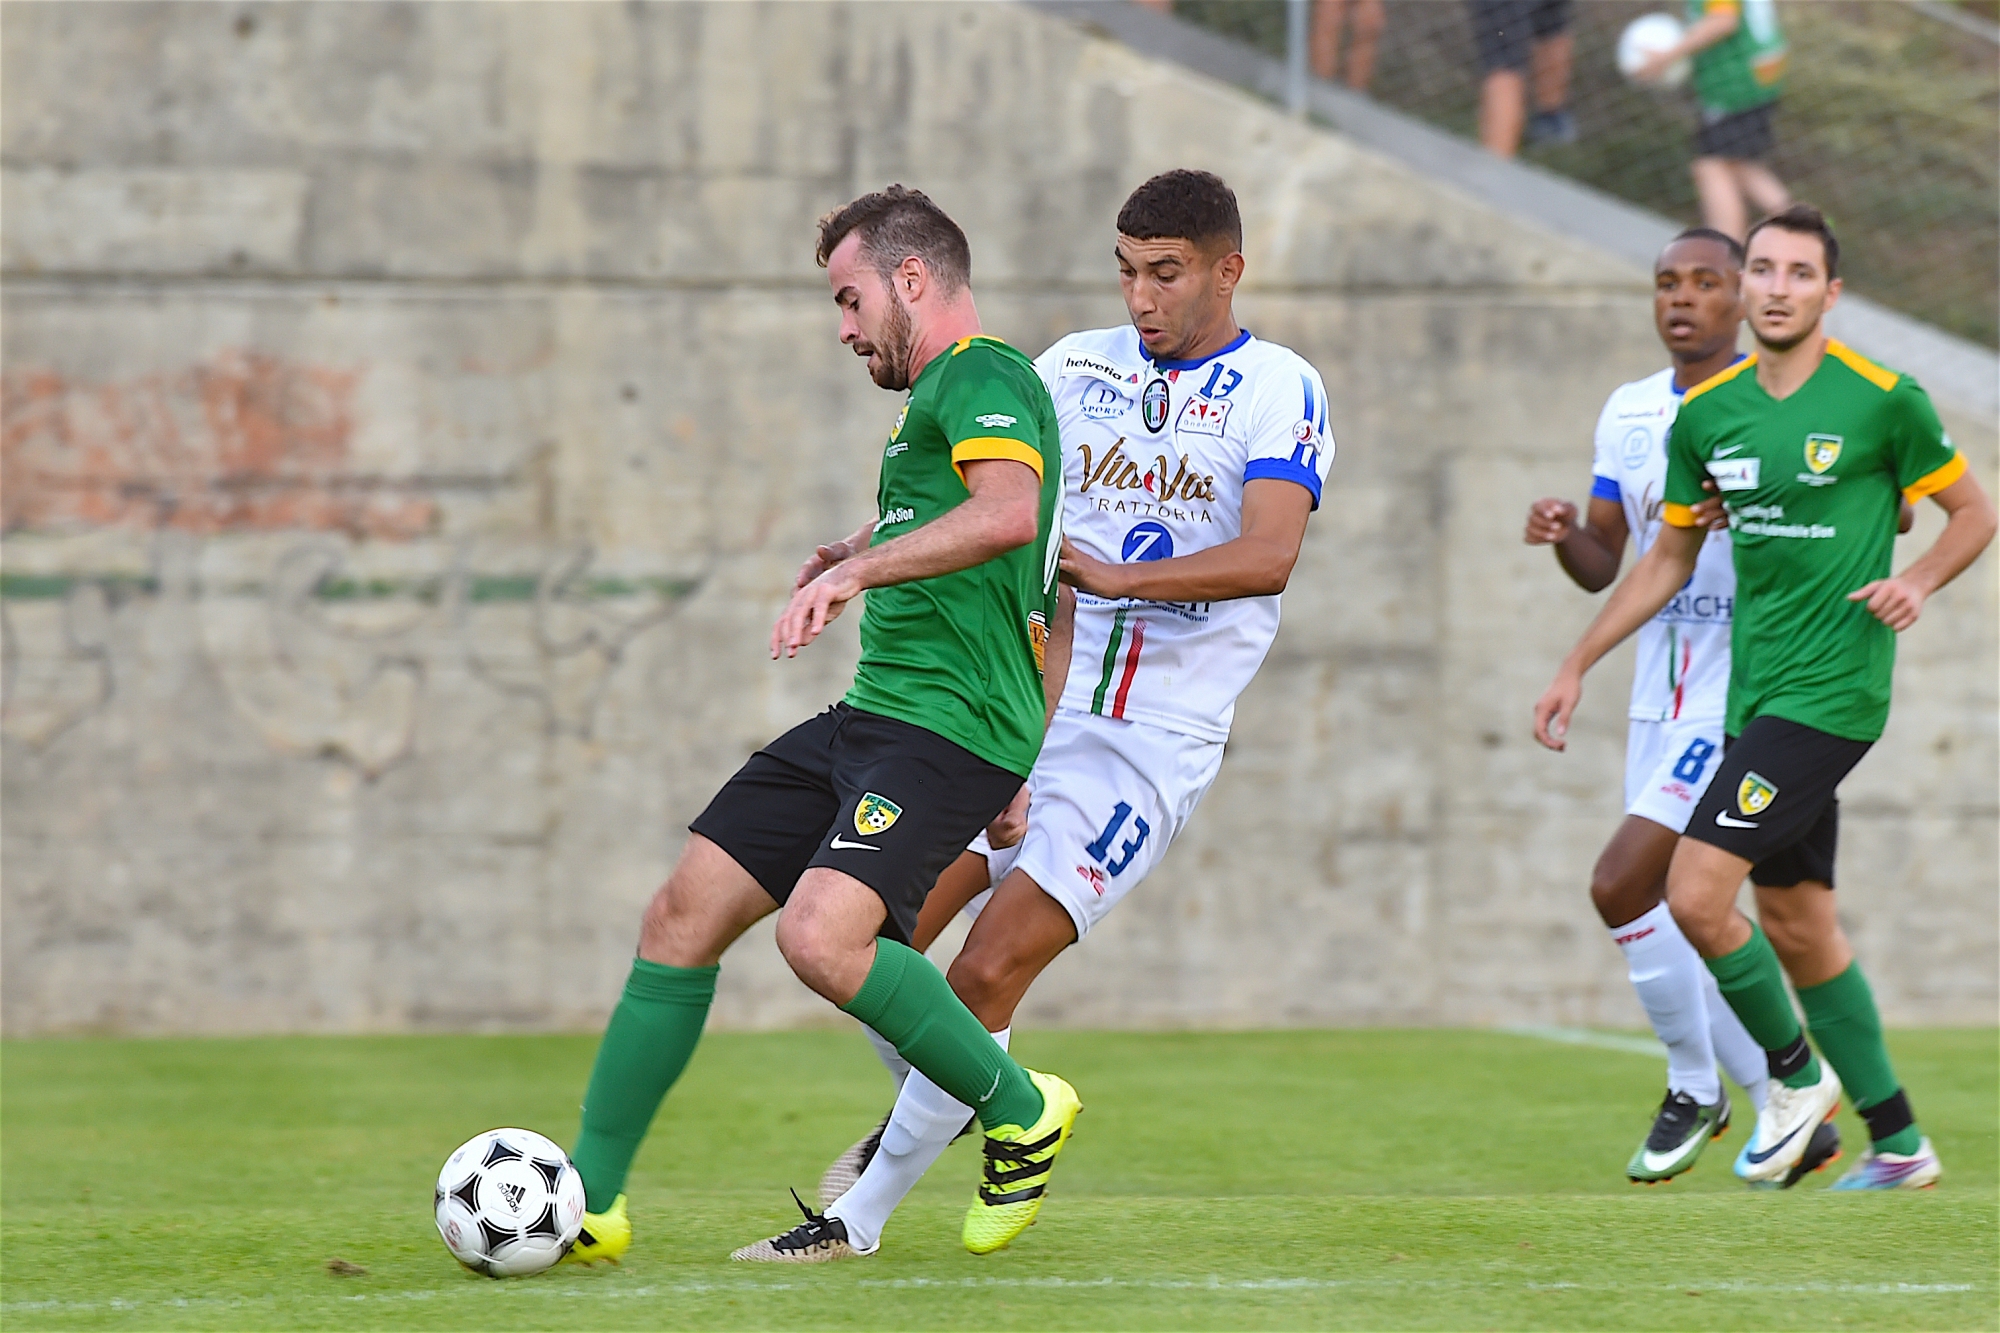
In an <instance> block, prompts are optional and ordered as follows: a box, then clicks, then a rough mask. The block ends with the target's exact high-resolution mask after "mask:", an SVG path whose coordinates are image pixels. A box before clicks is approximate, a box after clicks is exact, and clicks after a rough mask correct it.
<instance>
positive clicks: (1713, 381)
mask: <svg viewBox="0 0 2000 1333" xmlns="http://www.w3.org/2000/svg"><path fill="white" fill-rule="evenodd" d="M1756 364H1757V356H1756V353H1754V352H1753V353H1751V354H1750V355H1749V356H1746V357H1744V358H1743V359H1742V360H1741V361H1738V362H1737V363H1736V364H1735V365H1733V366H1730V367H1728V368H1727V369H1725V370H1718V371H1716V372H1715V373H1714V374H1713V375H1710V376H1709V377H1708V378H1707V379H1705V380H1703V381H1702V382H1701V383H1699V384H1697V385H1695V386H1694V387H1693V388H1691V389H1689V390H1688V391H1687V392H1686V393H1684V394H1682V395H1681V406H1682V407H1686V406H1687V405H1688V404H1689V403H1691V402H1693V401H1694V400H1695V399H1697V398H1699V397H1701V396H1702V395H1703V394H1705V393H1707V392H1708V391H1709V390H1710V389H1713V388H1714V387H1715V386H1717V385H1718V384H1727V383H1729V381H1731V380H1733V379H1735V378H1736V377H1737V376H1738V375H1741V374H1742V373H1743V372H1744V371H1746V370H1748V369H1750V368H1751V367H1752V366H1754V365H1756ZM1677 526H1679V527H1683V528H1691V527H1693V526H1694V524H1692V523H1682V524H1679V525H1677Z"/></svg>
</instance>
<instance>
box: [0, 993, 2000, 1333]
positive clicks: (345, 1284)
mask: <svg viewBox="0 0 2000 1333" xmlns="http://www.w3.org/2000/svg"><path fill="white" fill-rule="evenodd" d="M1891 1046H1892V1047H1893V1049H1894V1052H1895V1055H1896V1059H1897V1062H1898V1065H1899V1067H1900V1071H1901V1072H1902V1074H1903V1076H1904V1077H1905V1079H1906V1080H1907V1081H1908V1085H1909V1087H1910V1090H1911V1096H1912V1099H1913V1101H1914V1102H1915V1104H1916V1108H1917V1111H1918V1113H1919V1115H1920V1116H1921V1117H1922V1120H1923V1123H1924V1125H1925V1127H1926V1128H1927V1129H1928V1131H1929V1132H1930V1134H1931V1135H1932V1136H1933V1138H1934V1139H1935V1140H1936V1142H1937V1144H1938V1146H1939V1149H1940V1151H1941V1152H1942V1154H1943V1157H1944V1162H1945V1169H1946V1175H1945V1179H1944V1182H1943V1184H1942V1185H1941V1186H1940V1187H1939V1188H1938V1189H1936V1190H1934V1191H1929V1192H1926V1193H1922V1194H1911V1195H1864V1196H1849V1195H1833V1194H1828V1193H1826V1192H1825V1189H1824V1186H1825V1185H1826V1184H1827V1183H1829V1182H1830V1181H1831V1180H1832V1178H1833V1176H1834V1175H1835V1174H1837V1172H1838V1170H1839V1168H1838V1167H1836V1168H1834V1170H1832V1171H1829V1172H1827V1173H1825V1174H1823V1175H1820V1176H1816V1177H1813V1178H1812V1179H1811V1180H1810V1181H1809V1182H1808V1183H1807V1184H1806V1185H1803V1186H1801V1187H1800V1188H1799V1189H1797V1190H1794V1191H1792V1192H1790V1193H1788V1194H1756V1193H1750V1192H1748V1191H1746V1190H1744V1189H1743V1188H1742V1187H1741V1186H1739V1185H1738V1184H1737V1183H1736V1181H1735V1180H1734V1178H1733V1177H1732V1176H1731V1175H1730V1173H1729V1162H1730V1158H1731V1156H1732V1154H1733V1152H1734V1151H1735V1149H1736V1148H1737V1147H1738V1146H1739V1145H1740V1144H1741V1143H1742V1135H1743V1133H1744V1132H1745V1130H1746V1129H1747V1124H1748V1120H1747V1117H1745V1118H1741V1119H1739V1120H1738V1127H1737V1128H1736V1129H1734V1130H1732V1131H1731V1132H1730V1135H1729V1136H1728V1137H1727V1138H1724V1139H1723V1140H1721V1141H1720V1142H1719V1143H1718V1144H1716V1145H1715V1147H1714V1148H1713V1149H1712V1150H1711V1152H1710V1154H1709V1155H1708V1156H1707V1157H1706V1158H1705V1159H1704V1160H1703V1161H1702V1162H1701V1164H1700V1166H1699V1167H1697V1168H1696V1170H1695V1171H1694V1172H1693V1174H1692V1175H1690V1176H1687V1177H1683V1178H1682V1179H1681V1180H1679V1181H1677V1182H1674V1183H1673V1184H1671V1185H1668V1186H1664V1187H1660V1188H1656V1189H1640V1188H1636V1187H1633V1186H1631V1185H1628V1184H1627V1183H1626V1182H1625V1181H1624V1179H1623V1177H1622V1176H1621V1174H1620V1172H1621V1169H1622V1168H1623V1166H1624V1163H1625V1159H1626V1157H1627V1156H1628V1155H1629V1153H1630V1152H1631V1150H1632V1147H1633V1145H1634V1144H1635V1142H1636V1141H1637V1139H1638V1137H1639V1135H1640V1134H1642V1133H1643V1132H1644V1129H1645V1127H1646V1125H1647V1123H1648V1121H1649V1116H1650V1112H1651V1110H1652V1108H1653V1106H1654V1105H1655V1104H1656V1103H1657V1101H1658V1098H1659V1096H1660V1091H1661V1086H1662V1074H1663V1071H1664V1067H1663V1065H1662V1063H1661V1062H1660V1061H1659V1060H1658V1059H1657V1058H1653V1057H1648V1056H1644V1055H1639V1054H1634V1053H1629V1052H1626V1051H1619V1050H1613V1049H1595V1048H1590V1047H1582V1046H1567V1045H1561V1044H1557V1043H1554V1042H1550V1041H1545V1040H1540V1039H1536V1038H1533V1037H1527V1036H1516V1035H1508V1034H1505V1033H1498V1032H1476V1031H1416V1032H1408V1031H1380V1030H1376V1031H1346V1032H1265V1033H1253V1034H1225V1033H1203V1034H1130V1033H1119V1034H1105V1033H1053V1032H1028V1033H1024V1034H1023V1035H1022V1036H1021V1038H1020V1040H1019V1041H1018V1043H1017V1045H1016V1048H1015V1049H1016V1050H1017V1051H1018V1052H1019V1053H1020V1054H1021V1055H1022V1057H1023V1058H1024V1059H1025V1060H1027V1061H1028V1062H1029V1063H1030V1064H1033V1065H1035V1066H1037V1067H1040V1068H1046V1069H1053V1070H1057V1071H1059V1072H1061V1073H1063V1074H1066V1075H1067V1076H1069V1077H1070V1078H1071V1079H1072V1080H1073V1081H1074V1082H1075V1083H1076V1084H1077V1086H1078V1088H1079V1089H1080V1091H1081V1092H1082V1094H1083V1099H1084V1103H1085V1105H1086V1107H1087V1110H1086V1112H1085V1114H1084V1116H1083V1118H1082V1119H1081V1120H1080V1121H1078V1131H1077V1138H1076V1139H1075V1141H1074V1143H1073V1145H1072V1146H1071V1148H1070V1149H1069V1150H1068V1151H1067V1152H1066V1153H1065V1155H1064V1157H1063V1163H1062V1166H1061V1167H1060V1168H1059V1170H1058V1171H1057V1174H1056V1180H1055V1187H1054V1189H1053V1191H1052V1193H1051V1197H1050V1202H1049V1205H1048V1207H1047V1209H1046V1210H1045V1211H1044V1212H1043V1214H1042V1220H1041V1222H1040V1224H1039V1225H1037V1226H1036V1227H1035V1228H1034V1229H1033V1230H1031V1231H1030V1232H1028V1233H1027V1234H1026V1235H1025V1236H1024V1237H1022V1239H1021V1240H1019V1241H1018V1242H1016V1243H1015V1245H1014V1247H1013V1248H1012V1249H1010V1250H1007V1251H1004V1252H1003V1253H1001V1254H998V1255H994V1256H991V1257H988V1258H984V1259H975V1258H973V1257H972V1256H970V1255H967V1254H965V1253H964V1252H963V1251H961V1250H960V1249H959V1246H958V1239H957V1235H958V1218H959V1215H960V1213H961V1211H962V1209H963V1206H964V1203H965V1201H966V1199H967V1198H968V1197H969V1195H970V1191H971V1187H972V1179H973V1176H974V1173H975V1172H976V1170H977V1155H976V1151H975V1150H974V1148H973V1146H972V1144H971V1142H970V1141H969V1140H968V1141H966V1142H962V1143H960V1144H958V1145H956V1146H955V1147H953V1148H952V1149H951V1151H950V1152H949V1153H947V1154H946V1156H945V1158H944V1160H943V1161H942V1162H941V1163H940V1164H939V1167H938V1169H937V1170H935V1171H934V1172H933V1173H932V1175H931V1177H930V1178H929V1179H928V1180H926V1181H925V1182H924V1184H923V1186H921V1187H920V1188H919V1190H918V1192H917V1193H916V1194H915V1195H913V1196H912V1198H911V1200H910V1202H909V1203H908V1204H907V1205H906V1206H905V1208H904V1210H903V1212H902V1213H901V1214H899V1215H898V1217H897V1219H896V1221H895V1222H894V1223H892V1225H891V1229H890V1231H889V1233H888V1236H887V1238H886V1240H885V1243H884V1245H883V1249H882V1252H881V1253H880V1254H878V1255H876V1256H875V1257H873V1258H869V1259H861V1260H850V1261H847V1262H844V1263H839V1264H830V1265H819V1266H814V1267H766V1266H761V1265H759V1266H751V1265H745V1264H732V1263H730V1262H729V1260H728V1254H729V1251H730V1249H731V1248H733V1247H734V1246H737V1245H740V1244H743V1243H745V1242H748V1241H751V1240H755V1239H757V1238H758V1237H760V1236H763V1235H767V1234H770V1233H772V1232H774V1231H776V1230H778V1229H779V1228H781V1227H782V1226H784V1225H787V1224H788V1219H789V1218H791V1217H794V1216H795V1215H794V1214H793V1210H792V1205H791V1202H790V1200H789V1199H788V1198H787V1197H786V1194H785V1187H786V1186H787V1185H795V1186H797V1187H798V1188H799V1190H800V1192H801V1193H802V1194H805V1195H806V1197H808V1198H810V1197H811V1195H810V1192H809V1191H810V1189H811V1187H812V1186H813V1185H814V1183H815V1182H816V1181H817V1180H818V1177H819V1172H820V1170H821V1168H822V1167H823V1165H824V1164H825V1163H826V1161H827V1160H829V1159H830V1158H831V1157H832V1156H833V1155H834V1154H835V1153H836V1152H838V1151H839V1150H840V1149H842V1148H844V1147H845V1146H846V1145H847V1144H848V1143H849V1142H850V1141H851V1140H853V1139H854V1138H856V1137H858V1136H859V1135H860V1134H861V1133H862V1132H863V1131H864V1130H866V1129H867V1128H868V1126H869V1125H870V1124H871V1123H872V1122H873V1121H874V1119H875V1118H876V1117H877V1116H879V1115H880V1114H881V1112H882V1110H883V1109H884V1107H885V1098H886V1090H887V1083H886V1080H885V1078H884V1076H883V1075H882V1073H881V1071H880V1069H879V1068H878V1067H877V1066H876V1064H875V1061H874V1058H873V1056H872V1055H871V1054H870V1052H869V1050H868V1048H867V1047H866V1045H865V1044H864V1043H863V1042H862V1041H861V1039H860V1037H859V1036H858V1035H856V1034H855V1033H853V1032H839V1031H816V1032H799V1033H779V1034H769V1035H729V1034H721V1035H714V1036H710V1037H709V1038H708V1039H707V1040H706V1041H705V1042H704V1043H703V1045H702V1047H701V1049H700V1050H699V1052H697V1054H696V1056H695V1060H694V1063H693V1065H692V1066H691V1067H690V1069H689V1072H688V1075H687V1077H686V1078H685V1079H684V1080H683V1082H682V1084H681V1086H680V1087H679V1089H677V1090H676V1092H675V1094H674V1095H673V1096H672V1097H671V1098H670V1099H669V1100H668V1103H667V1105H666V1108H665V1109H664V1110H663V1111H662V1113H661V1116H660V1118H659V1120H658V1122H656V1123H655V1125H654V1126H653V1133H652V1137H651V1138H650V1139H649V1140H648V1142H647V1144H646V1147H645V1149H644V1151H643V1152H642V1153H641V1155H640V1157H639V1161H638V1163H637V1166H636V1168H635V1171H634V1174H633V1178H632V1182H631V1193H632V1211H633V1215H634V1219H635V1223H636V1226H637V1228H638V1239H637V1242H636V1243H635V1246H634V1249H633V1252H632V1254H631V1255H630V1256H629V1258H628V1259H627V1261H626V1263H625V1264H624V1265H623V1266H622V1267H620V1268H616V1269H613V1268H609V1267H600V1268H598V1269H595V1270H582V1269H577V1268H573V1267H565V1268H559V1269H557V1270H555V1271H554V1272H552V1273H548V1274H544V1275H541V1276H539V1277H534V1278H528V1279H522V1280H515V1281H505V1282H496V1281H491V1280H489V1279H485V1278H478V1277H474V1276H472V1275H470V1274H468V1273H466V1272H464V1271H463V1270H461V1269H459V1268H458V1266H457V1265H456V1264H454V1263H453V1262H452V1261H451V1260H450V1258H449V1257H448V1256H447V1255H446V1254H445V1252H444V1248H443V1246H442V1245H441V1244H440V1243H439V1241H438V1238H437V1234H436V1231H435V1230H434V1228H433V1227H432V1224H431V1221H430V1212H429V1206H430V1197H431V1196H430V1188H431V1183H432V1181H433V1179H434V1178H435V1173H436V1171H437V1168H438V1166H439V1165H440V1164H441V1163H442V1162H443V1159H444V1157H445V1154H446V1153H447V1152H449V1151H450V1150H451V1149H452V1148H453V1147H454V1146H456V1145H457V1144H458V1143H459V1142H460V1141H461V1140H463V1139H465V1138H468V1137H470V1136H471V1135H472V1134H473V1133H475V1132H477V1131H479V1130H482V1129H486V1128H489V1127H491V1126H495V1125H505V1124H515V1125H522V1126H526V1127H528V1128H533V1129H540V1130H542V1131H544V1132H546V1133H548V1134H550V1135H552V1136H553V1137H555V1138H556V1139H557V1140H559V1141H567V1140H568V1139H569V1138H570V1136H571V1135H572V1134H573V1133H574V1132H575V1125H576V1100H577V1097H578V1095H579V1091H580V1089H581V1088H582V1087H583V1083H584V1079H585V1075H586V1073H587V1072H588V1068H589V1063H590V1059H591V1055H592V1052H593V1050H594V1049H595V1038H593V1037H461V1038H450V1037H421V1038H364V1039H346V1038H341V1039H314V1038H281V1039H267V1040H243V1041H95V1040H87V1041H24V1042H13V1043H10V1044H8V1045H7V1046H6V1047H5V1050H4V1060H5V1063H4V1071H0V1072H4V1084H3V1085H0V1088H4V1092H0V1097H3V1098H4V1100H0V1153H4V1171H0V1275H3V1276H0V1323H4V1324H5V1326H6V1327H7V1328H8V1329H10V1330H14V1329H38V1328H47V1329H82V1328H148V1329H150V1328H175V1327H195V1328H482V1329H506V1328H809V1327H810V1328H952V1327H964V1328H972V1327H991V1328H1134V1329H1138V1328H1529V1327H1534V1328H1611V1327H1618V1328H1665V1327H1674V1328H1835V1327H1850V1326H1851V1327H1868V1328H1931V1329H1939V1328H1993V1327H1995V1325H1996V1323H2000V1296H1997V1295H1996V1271H2000V1246H1996V1214H1997V1213H2000V1207H1997V1205H2000V1188H1997V1187H1996V1157H2000V1152H1996V1124H2000V1106H1996V1100H2000V1098H1996V1089H2000V1060H1996V1036H1995V1033H1994V1032H1993V1031H1992V1030H1990V1029H1987V1030H1978V1031H1964V1030H1959V1031H1931V1032H1899V1033H1896V1034H1893V1036H1892V1040H1891ZM1841 1129H1842V1132H1843V1134H1845V1135H1846V1136H1847V1140H1848V1143H1849V1144H1850V1145H1856V1144H1858V1143H1859V1142H1860V1141H1861V1139H1862V1133H1861V1127H1860V1124H1859V1122H1858V1121H1856V1120H1855V1119H1854V1118H1853V1116H1852V1114H1851V1113H1845V1112H1844V1113H1843V1115H1842V1117H1841ZM336 1257H337V1258H340V1259H344V1260H346V1261H347V1262H349V1263H351V1264H356V1265H360V1266H361V1267H363V1268H365V1269H366V1270H367V1271H366V1273H365V1274H360V1275H354V1276H336V1275H334V1274H331V1273H329V1272H328V1271H327V1268H326V1266H325V1265H326V1261H327V1260H329V1259H331V1258H336Z"/></svg>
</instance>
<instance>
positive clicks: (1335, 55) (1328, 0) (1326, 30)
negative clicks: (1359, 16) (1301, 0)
mask: <svg viewBox="0 0 2000 1333" xmlns="http://www.w3.org/2000/svg"><path fill="white" fill-rule="evenodd" d="M1346 12H1347V0H1313V9H1312V30H1311V36H1310V38H1309V39H1308V41H1307V43H1306V51H1307V54H1308V55H1310V56H1311V58H1312V72H1313V74H1314V75H1315V76H1316V77H1318V78H1322V79H1331V78H1333V77H1334V76H1335V75H1337V74H1338V73H1339V72H1340V20H1341V18H1342V17H1343V16H1344V15H1345V14H1346Z"/></svg>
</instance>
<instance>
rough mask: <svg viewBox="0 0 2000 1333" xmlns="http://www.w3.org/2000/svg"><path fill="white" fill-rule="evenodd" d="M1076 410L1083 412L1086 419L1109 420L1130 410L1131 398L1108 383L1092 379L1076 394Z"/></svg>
mask: <svg viewBox="0 0 2000 1333" xmlns="http://www.w3.org/2000/svg"><path fill="white" fill-rule="evenodd" d="M1076 410H1077V411H1079V412H1081V413H1083V416H1084V420H1086V421H1109V420H1111V418H1113V417H1121V416H1124V415H1125V414H1126V413H1127V412H1129V411H1131V410H1132V400H1131V399H1130V398H1127V397H1126V396H1125V395H1124V394H1122V393H1120V392H1118V390H1116V389H1114V388H1112V387H1111V386H1110V385H1109V384H1106V383H1104V382H1103V381H1101V380H1092V381H1091V382H1090V383H1088V384H1086V385H1084V386H1083V392H1082V393H1081V394H1079V395H1078V396H1077V400H1076Z"/></svg>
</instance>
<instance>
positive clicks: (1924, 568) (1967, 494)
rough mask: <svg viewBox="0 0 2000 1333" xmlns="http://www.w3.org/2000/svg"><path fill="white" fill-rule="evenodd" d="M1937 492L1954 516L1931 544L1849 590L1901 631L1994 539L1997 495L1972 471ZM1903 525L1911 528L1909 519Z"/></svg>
mask: <svg viewBox="0 0 2000 1333" xmlns="http://www.w3.org/2000/svg"><path fill="white" fill-rule="evenodd" d="M1931 498H1932V499H1934V500H1936V501H1937V502H1938V505H1939V507H1940V508H1942V509H1943V510H1944V511H1945V513H1946V514H1947V515H1948V516H1949V517H1947V518H1946V519H1945V524H1944V531H1943V532H1940V533H1939V534H1938V539H1937V541H1936V542H1934V543H1932V545H1931V549H1930V550H1928V551H1926V552H1924V554H1923V555H1922V556H1920V557H1918V559H1917V561H1916V563H1914V564H1912V565H1911V566H1910V567H1909V568H1908V569H1906V570H1904V571H1903V572H1902V573H1900V574H1898V575H1896V576H1895V577H1894V578H1889V579H1877V580H1875V581H1874V582H1873V583H1869V584H1865V585H1863V586H1862V587H1859V588H1856V589H1855V590H1854V591H1853V592H1851V593H1849V594H1847V600H1848V601H1850V602H1866V603H1868V610H1869V612H1870V613H1871V614H1872V615H1873V616H1874V617H1875V618H1876V619H1877V620H1879V621H1881V622H1882V623H1883V624H1885V625H1887V626H1888V627H1889V628H1890V629H1892V630H1895V631H1896V632H1897V633H1899V634H1900V633H1902V632H1903V631H1904V630H1906V629H1908V628H1909V627H1910V626H1912V625H1914V624H1916V623H1917V617H1918V616H1919V615H1921V614H1922V613H1923V609H1924V600H1925V599H1926V598H1928V597H1929V596H1930V595H1931V594H1932V593H1934V592H1936V591H1937V590H1938V589H1939V588H1942V587H1943V586H1944V585H1945V584H1947V583H1950V582H1951V581H1952V580H1953V579H1955V578H1957V577H1958V576H1959V575H1960V574H1962V573H1964V572H1965V567H1966V566H1967V565H1970V564H1971V563H1972V562H1973V561H1975V560H1977V559H1978V558H1979V554H1980V552H1982V551H1984V550H1985V549H1986V548H1987V546H1988V545H1990V544H1991V543H1992V541H1993V530H1994V526H1995V517H1994V513H1993V501H1992V500H1991V499H1990V498H1988V496H1987V494H1986V491H1985V490H1984V488H1982V487H1981V486H1980V484H1979V479H1978V478H1977V477H1974V476H1973V475H1972V474H1971V473H1970V472H1966V473H1963V474H1961V475H1960V477H1959V479H1958V480H1957V481H1954V482H1953V483H1952V484H1951V485H1949V486H1947V487H1945V488H1944V489H1943V490H1941V491H1939V492H1938V493H1937V494H1936V495H1934V496H1932V497H1931ZM1906 507H1907V506H1906ZM1899 530H1900V531H1903V532H1908V531H1909V525H1908V524H1907V523H1906V524H1903V525H1902V526H1901V528H1900V529H1899Z"/></svg>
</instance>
